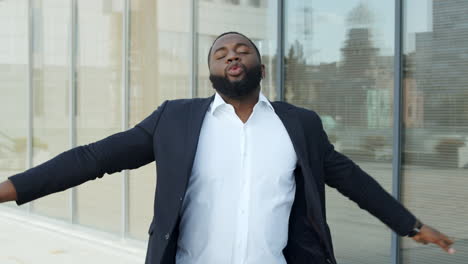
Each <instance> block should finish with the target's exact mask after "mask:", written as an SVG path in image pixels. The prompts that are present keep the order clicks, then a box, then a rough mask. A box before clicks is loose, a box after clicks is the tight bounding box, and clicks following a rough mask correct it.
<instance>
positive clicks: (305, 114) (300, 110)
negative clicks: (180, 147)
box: [274, 101, 320, 121]
mask: <svg viewBox="0 0 468 264" xmlns="http://www.w3.org/2000/svg"><path fill="white" fill-rule="evenodd" d="M274 104H276V105H278V106H280V107H284V108H286V109H293V110H294V111H295V112H296V113H297V114H298V115H299V117H300V118H301V119H308V120H314V121H320V117H319V115H318V114H317V112H315V111H314V110H312V109H307V108H304V107H300V106H296V105H293V104H291V103H287V102H283V101H276V102H274Z"/></svg>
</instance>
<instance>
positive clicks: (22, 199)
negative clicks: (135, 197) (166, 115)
mask: <svg viewBox="0 0 468 264" xmlns="http://www.w3.org/2000/svg"><path fill="white" fill-rule="evenodd" d="M166 104H167V101H166V102H164V103H163V104H162V105H161V106H160V107H159V108H158V109H157V110H156V111H154V112H153V113H152V114H151V115H150V116H149V117H147V118H146V119H145V120H143V121H142V122H140V123H139V124H137V125H136V126H135V127H134V128H132V129H129V130H127V131H124V132H120V133H117V134H114V135H111V136H109V137H107V138H105V139H102V140H100V141H97V142H94V143H91V144H89V145H84V146H79V147H76V148H73V149H71V150H68V151H65V152H63V153H61V154H59V155H58V156H56V157H55V158H53V159H51V160H49V161H47V162H45V163H43V164H41V165H39V166H36V167H34V168H31V169H29V170H27V171H25V172H23V173H19V174H16V175H14V176H11V177H9V181H10V183H8V182H7V183H4V184H5V185H4V186H5V187H2V189H3V190H4V191H5V193H6V198H5V199H10V200H13V199H14V200H16V203H17V204H18V205H21V204H24V203H27V202H30V201H32V200H35V199H37V198H40V197H43V196H45V195H48V194H51V193H55V192H59V191H63V190H66V189H68V188H71V187H74V186H77V185H79V184H82V183H84V182H86V181H89V180H94V179H96V178H101V177H103V176H104V174H105V173H107V174H112V173H115V172H119V171H122V170H124V169H135V168H138V167H140V166H143V165H145V164H148V163H150V162H152V161H154V152H153V136H154V135H153V134H154V130H155V128H156V126H157V124H158V122H159V119H160V117H161V115H162V113H163V111H164V108H165V106H166ZM10 184H12V185H13V188H14V189H15V190H16V195H13V194H14V192H13V191H12V190H11V186H10ZM12 193H13V194H12ZM14 196H16V197H14Z"/></svg>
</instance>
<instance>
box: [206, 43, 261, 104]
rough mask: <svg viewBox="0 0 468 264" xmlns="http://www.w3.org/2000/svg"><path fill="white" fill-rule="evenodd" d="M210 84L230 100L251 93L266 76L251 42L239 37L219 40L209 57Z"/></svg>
mask: <svg viewBox="0 0 468 264" xmlns="http://www.w3.org/2000/svg"><path fill="white" fill-rule="evenodd" d="M210 55H211V56H210V65H209V67H210V80H211V82H212V84H213V88H215V89H216V90H217V91H218V92H220V93H221V94H223V95H226V96H228V97H231V98H240V97H244V96H246V95H249V94H250V93H252V92H253V91H254V90H255V89H256V88H258V87H259V85H260V80H261V79H262V78H263V77H264V75H265V66H264V65H262V64H260V60H259V58H258V55H257V53H256V50H255V48H254V47H253V46H252V44H251V43H250V41H249V40H247V39H246V38H244V37H243V36H241V35H238V34H228V35H225V36H223V37H221V38H219V39H218V40H217V41H216V42H215V43H214V45H213V47H212V50H211V54H210Z"/></svg>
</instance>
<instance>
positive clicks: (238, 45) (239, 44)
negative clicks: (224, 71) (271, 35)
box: [213, 42, 252, 55]
mask: <svg viewBox="0 0 468 264" xmlns="http://www.w3.org/2000/svg"><path fill="white" fill-rule="evenodd" d="M240 46H245V47H247V48H249V49H251V48H252V47H250V46H249V45H248V44H247V43H243V42H238V43H237V44H236V45H235V46H234V48H238V47H240ZM225 49H227V48H226V47H224V46H223V47H219V48H217V49H216V50H215V51H213V55H214V54H216V52H218V51H220V50H225Z"/></svg>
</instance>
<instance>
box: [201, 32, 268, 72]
mask: <svg viewBox="0 0 468 264" xmlns="http://www.w3.org/2000/svg"><path fill="white" fill-rule="evenodd" d="M229 35H235V36H238V37H240V38H242V39H244V40H246V41H247V42H248V44H249V46H251V47H252V48H253V49H254V50H255V52H256V54H257V58H258V61H259V63H261V61H262V58H261V56H260V51H259V50H258V48H257V46H256V45H255V43H253V41H252V40H251V39H249V38H248V37H247V36H245V35H244V34H242V33H239V32H235V31H229V32H224V33H223V34H221V35H219V36H218V37H216V39H215V40H214V41H213V44H211V47H210V51H209V52H208V67H209V66H210V60H211V56H212V53H213V52H215V51H216V49H213V47H215V46H216V44H217V42H218V40H222V39H223V38H226V37H229Z"/></svg>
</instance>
